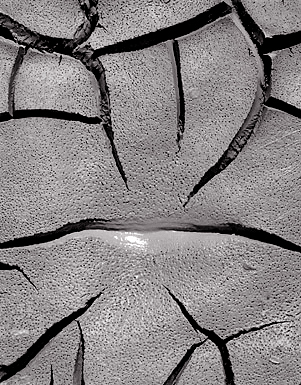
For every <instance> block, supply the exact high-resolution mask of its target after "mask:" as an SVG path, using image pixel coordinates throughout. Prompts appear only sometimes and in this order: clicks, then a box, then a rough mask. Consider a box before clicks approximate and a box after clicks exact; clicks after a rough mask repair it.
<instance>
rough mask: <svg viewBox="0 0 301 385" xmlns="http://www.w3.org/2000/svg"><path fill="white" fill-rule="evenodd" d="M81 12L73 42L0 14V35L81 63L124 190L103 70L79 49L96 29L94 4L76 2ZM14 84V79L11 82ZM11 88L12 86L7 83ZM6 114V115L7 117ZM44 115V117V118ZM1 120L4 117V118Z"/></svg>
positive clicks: (91, 0) (85, 48) (90, 51)
mask: <svg viewBox="0 0 301 385" xmlns="http://www.w3.org/2000/svg"><path fill="white" fill-rule="evenodd" d="M79 4H80V6H81V9H82V10H83V12H84V13H85V15H86V19H85V22H84V23H83V24H81V26H79V27H78V29H77V30H76V32H75V34H74V38H73V39H64V38H55V37H50V36H45V35H42V34H39V33H37V32H35V31H31V30H30V29H29V28H27V27H25V26H24V25H22V24H20V23H18V22H16V21H15V20H13V19H12V18H11V17H10V16H8V15H5V14H3V13H0V35H1V36H2V37H4V38H5V39H9V40H12V41H14V42H16V43H17V44H19V45H22V46H25V48H26V49H29V48H32V49H36V50H38V51H40V52H49V53H53V52H55V53H59V54H63V55H67V56H70V57H73V58H74V59H76V60H79V61H81V62H82V63H83V64H84V66H85V67H86V69H87V70H88V71H89V72H91V73H92V74H93V75H94V76H95V78H96V80H97V83H98V86H99V92H100V96H101V100H100V105H99V116H100V119H101V121H102V123H103V127H104V130H105V132H106V135H107V136H108V139H109V141H110V144H111V149H112V155H113V158H114V160H115V164H116V166H117V169H118V171H119V173H120V175H121V177H122V179H123V181H124V183H125V185H126V187H127V189H128V184H127V178H126V176H125V172H124V170H123V167H122V165H121V162H120V159H119V156H118V153H117V149H116V146H115V143H114V133H113V128H112V121H111V107H110V97H109V90H108V86H107V83H106V77H105V70H104V68H103V65H102V63H101V61H100V60H99V59H98V58H92V55H93V53H94V50H93V49H92V47H91V46H90V45H89V44H87V45H85V46H81V45H80V44H83V43H84V42H85V41H86V40H87V39H88V38H89V36H90V35H91V33H92V32H93V31H94V29H95V28H96V25H97V22H98V14H97V8H96V6H97V1H96V0H87V1H84V0H79ZM13 80H14V79H13ZM11 84H13V82H11ZM10 112H12V113H13V106H12V102H11V103H10ZM10 112H9V115H11V114H10ZM45 115H46V114H45ZM4 120H5V115H4Z"/></svg>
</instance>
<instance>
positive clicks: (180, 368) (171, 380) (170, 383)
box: [163, 338, 208, 385]
mask: <svg viewBox="0 0 301 385" xmlns="http://www.w3.org/2000/svg"><path fill="white" fill-rule="evenodd" d="M207 340H208V338H206V339H205V340H204V341H201V342H197V343H196V344H193V345H192V346H191V347H190V348H189V349H188V350H187V352H186V353H185V355H184V356H183V358H182V359H181V361H180V362H179V363H178V365H177V366H176V367H175V368H174V370H173V371H172V372H171V374H170V375H169V377H168V379H167V380H166V381H165V382H164V384H163V385H176V384H177V382H178V381H179V379H180V377H181V375H182V374H183V372H184V370H185V369H186V367H187V365H188V363H189V361H190V360H191V357H192V355H193V353H194V351H195V350H196V349H197V348H198V347H200V346H201V345H203V344H204V343H205V342H206V341H207Z"/></svg>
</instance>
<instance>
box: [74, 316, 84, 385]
mask: <svg viewBox="0 0 301 385" xmlns="http://www.w3.org/2000/svg"><path fill="white" fill-rule="evenodd" d="M76 323H77V326H78V329H79V345H78V351H77V355H76V359H75V364H74V372H73V385H85V380H84V358H85V340H84V335H83V331H82V328H81V326H80V322H79V321H76Z"/></svg>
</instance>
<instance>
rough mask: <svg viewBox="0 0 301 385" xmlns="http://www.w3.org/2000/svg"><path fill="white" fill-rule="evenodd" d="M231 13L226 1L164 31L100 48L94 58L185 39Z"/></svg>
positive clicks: (160, 30) (95, 52)
mask: <svg viewBox="0 0 301 385" xmlns="http://www.w3.org/2000/svg"><path fill="white" fill-rule="evenodd" d="M231 11H232V8H231V7H230V6H229V5H228V4H226V3H225V2H224V1H222V2H221V3H219V4H217V5H215V6H214V7H212V8H210V9H208V10H207V11H205V12H203V13H200V14H199V15H197V16H195V17H193V18H191V19H189V20H186V21H183V22H181V23H177V24H174V25H172V26H169V27H166V28H163V29H159V30H157V31H155V32H149V33H147V34H144V35H140V36H137V37H134V38H132V39H128V40H124V41H120V42H118V43H115V44H112V45H108V46H105V47H102V48H98V49H96V50H95V51H94V54H93V57H94V58H96V57H99V56H103V55H108V54H114V53H121V52H130V51H137V50H142V49H145V48H149V47H151V46H153V45H156V44H160V43H163V42H166V41H168V40H174V39H176V38H178V37H183V36H185V35H188V34H190V33H192V32H194V31H197V30H199V29H200V28H202V27H204V26H205V25H208V24H210V23H213V22H214V21H216V20H218V19H220V18H222V17H224V16H227V15H229V14H230V13H231Z"/></svg>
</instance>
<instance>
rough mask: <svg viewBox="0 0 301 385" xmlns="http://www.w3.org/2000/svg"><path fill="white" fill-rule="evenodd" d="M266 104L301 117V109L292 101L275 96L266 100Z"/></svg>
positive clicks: (268, 106)
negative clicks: (285, 100) (291, 102)
mask: <svg viewBox="0 0 301 385" xmlns="http://www.w3.org/2000/svg"><path fill="white" fill-rule="evenodd" d="M265 106H266V107H267V108H271V109H273V110H276V111H281V112H285V113H286V114H289V115H292V116H295V117H296V118H299V119H301V109H300V108H298V107H295V106H293V105H292V104H290V103H286V102H284V101H283V100H279V99H277V98H274V97H272V96H271V97H270V98H269V99H268V100H267V101H266V102H265Z"/></svg>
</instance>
